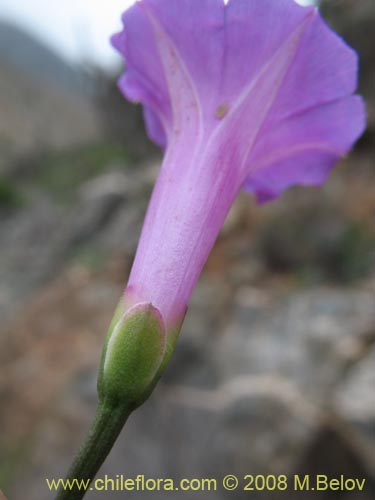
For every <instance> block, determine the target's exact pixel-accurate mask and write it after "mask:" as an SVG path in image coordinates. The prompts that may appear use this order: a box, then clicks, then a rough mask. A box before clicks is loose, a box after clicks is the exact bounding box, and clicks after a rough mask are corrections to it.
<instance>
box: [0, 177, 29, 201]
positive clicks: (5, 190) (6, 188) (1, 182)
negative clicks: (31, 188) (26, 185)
mask: <svg viewBox="0 0 375 500" xmlns="http://www.w3.org/2000/svg"><path fill="white" fill-rule="evenodd" d="M24 203H25V198H24V196H23V195H22V194H21V192H20V191H19V190H18V188H17V187H16V186H15V185H14V183H13V182H12V181H11V180H8V179H6V178H4V177H0V209H13V208H19V207H21V206H23V205H24Z"/></svg>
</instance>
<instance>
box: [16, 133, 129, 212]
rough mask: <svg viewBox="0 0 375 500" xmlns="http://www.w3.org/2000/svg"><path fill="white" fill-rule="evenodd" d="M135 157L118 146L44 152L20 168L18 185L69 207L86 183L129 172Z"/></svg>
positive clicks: (111, 144)
mask: <svg viewBox="0 0 375 500" xmlns="http://www.w3.org/2000/svg"><path fill="white" fill-rule="evenodd" d="M137 162H138V159H137V158H136V155H134V154H132V153H131V152H130V151H129V149H128V148H127V147H125V146H123V145H120V144H113V143H109V142H108V143H107V142H104V143H98V144H89V145H84V146H79V147H76V148H72V149H69V150H63V151H56V150H55V151H54V150H52V151H44V152H40V153H37V154H35V155H34V156H33V157H31V158H30V157H29V158H28V160H27V166H26V165H22V164H20V165H19V166H18V169H17V170H22V171H23V172H22V173H23V175H22V180H21V183H22V184H23V185H26V186H27V187H29V188H30V187H31V188H35V189H37V190H42V191H43V192H45V193H47V194H48V195H50V196H51V197H53V198H54V199H56V200H57V201H58V202H62V203H70V202H71V201H73V200H74V198H75V195H76V194H77V191H78V189H79V188H80V186H81V185H82V184H83V183H85V182H86V181H88V180H90V179H92V178H94V177H97V176H98V175H100V174H103V173H104V172H106V171H109V170H111V169H113V167H114V166H116V167H118V166H120V167H121V168H132V166H134V165H135V164H137Z"/></svg>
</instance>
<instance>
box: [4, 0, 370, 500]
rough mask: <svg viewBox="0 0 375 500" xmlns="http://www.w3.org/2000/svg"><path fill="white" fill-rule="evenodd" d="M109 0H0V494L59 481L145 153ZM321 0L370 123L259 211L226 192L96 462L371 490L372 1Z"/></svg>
mask: <svg viewBox="0 0 375 500" xmlns="http://www.w3.org/2000/svg"><path fill="white" fill-rule="evenodd" d="M126 3H127V2H126V0H110V1H106V2H104V1H100V0H96V1H93V0H90V1H88V0H75V1H70V0H65V1H64V2H63V3H61V2H59V3H58V4H57V3H56V2H47V0H16V1H14V0H13V1H10V0H1V3H0V317H1V322H0V366H1V370H0V488H1V489H2V490H3V491H4V493H5V494H6V496H7V497H8V499H9V500H21V499H22V500H23V499H24V498H26V496H27V499H28V500H47V499H50V498H53V495H52V494H51V493H50V492H49V491H48V490H47V487H46V485H45V478H59V477H61V476H63V475H64V473H65V471H66V468H67V467H68V465H69V463H70V461H71V459H72V457H73V455H74V453H75V452H76V450H77V446H78V444H79V442H80V441H81V440H82V439H83V437H84V435H85V433H86V431H87V430H88V427H89V424H90V422H91V419H92V416H93V414H94V410H95V406H96V388H95V385H96V374H97V368H98V363H99V359H100V353H101V348H102V344H103V339H104V335H105V333H106V329H107V326H108V324H109V321H110V319H111V317H112V314H113V310H114V308H115V306H116V304H117V302H118V300H119V297H120V294H121V290H122V288H123V286H124V284H125V283H126V279H127V276H128V272H129V269H130V265H131V262H132V259H133V256H134V252H135V249H136V244H137V239H138V236H139V232H140V228H141V224H142V220H143V217H144V213H145V209H146V206H147V201H148V198H149V195H150V192H151V189H152V185H153V182H154V180H155V176H156V174H157V170H158V165H159V163H160V158H161V155H160V152H159V151H158V150H157V149H156V148H154V147H153V146H152V145H151V143H150V142H149V141H148V140H147V138H146V137H145V133H144V129H143V123H142V116H141V110H140V108H139V107H138V106H133V105H130V104H128V103H126V102H125V100H124V99H123V98H122V97H121V96H120V94H119V92H118V90H117V87H116V79H117V77H118V75H119V73H120V71H121V62H120V61H119V60H118V59H117V57H116V54H115V53H114V51H112V50H111V49H110V47H109V46H108V35H109V34H111V33H112V32H113V31H116V29H119V28H120V24H119V16H120V12H121V11H122V10H124V7H125V6H126ZM128 3H129V2H128ZM322 9H323V12H324V15H325V17H326V18H327V20H328V22H329V23H330V24H331V25H332V26H333V27H334V28H335V29H336V30H337V31H338V32H339V33H340V34H342V36H343V37H345V39H346V40H348V42H349V43H350V44H351V45H352V46H353V47H355V48H356V49H357V50H358V52H359V54H360V59H361V75H360V91H361V93H362V94H363V95H364V96H365V98H366V100H367V105H368V115H369V123H368V130H367V132H366V133H365V135H364V136H363V137H362V138H361V140H360V141H359V143H358V144H357V146H356V149H355V151H354V152H353V153H352V154H351V155H350V156H349V157H347V158H345V159H344V160H343V161H342V162H341V164H340V165H339V166H338V167H337V168H336V169H335V171H334V172H333V173H332V175H331V177H330V180H329V182H327V184H326V185H325V186H324V188H323V189H321V190H317V189H312V188H310V189H307V188H303V189H300V188H294V189H292V190H290V191H289V192H288V193H286V194H284V195H283V197H282V198H281V199H279V200H278V201H276V202H274V203H272V204H270V205H267V206H263V207H261V208H260V207H256V205H255V203H254V201H253V200H252V199H251V198H250V197H249V196H247V195H245V194H244V195H241V196H240V197H239V199H238V200H237V202H236V204H235V205H234V207H233V209H232V211H231V213H230V215H229V217H228V219H227V221H226V223H225V226H224V228H223V231H222V233H221V235H220V237H219V240H218V241H217V244H216V246H215V248H214V250H213V252H212V254H211V256H210V258H209V261H208V263H207V265H206V268H205V271H204V274H203V276H202V278H201V280H200V282H199V285H198V287H197V289H196V290H195V292H194V295H193V298H192V301H191V306H190V310H189V312H188V316H187V318H186V322H185V324H184V327H183V330H182V334H181V337H180V340H179V343H178V347H177V350H176V352H175V355H174V357H173V360H172V362H171V364H170V366H169V368H168V370H167V372H166V373H165V375H164V376H163V378H162V381H161V383H160V384H159V386H158V387H157V389H156V390H155V392H154V394H153V395H152V397H151V399H150V400H149V401H148V402H147V403H146V404H145V405H144V406H143V407H142V408H141V409H140V410H138V411H137V412H136V414H134V415H133V416H132V417H131V419H130V421H129V422H128V424H127V426H126V429H125V430H124V431H123V433H122V435H121V437H120V439H119V440H118V442H117V444H116V445H115V447H114V449H113V451H112V453H111V455H110V457H109V459H108V460H107V462H106V463H105V465H104V466H103V468H102V471H101V473H100V476H104V474H109V475H110V476H112V477H113V476H115V475H116V474H124V475H125V476H127V477H134V476H135V475H136V474H145V475H146V476H149V477H153V478H157V477H172V478H175V479H179V478H182V477H188V478H193V477H198V478H199V477H216V478H220V477H221V476H222V475H225V474H229V473H232V474H238V475H240V476H241V475H245V474H248V473H253V474H256V473H261V474H279V473H286V474H293V473H297V472H298V473H301V474H302V473H303V474H307V473H310V474H317V473H321V474H328V475H330V476H331V477H338V476H340V474H345V475H346V476H348V477H355V478H366V479H367V488H366V489H365V491H364V492H362V493H358V492H354V493H353V492H352V493H350V492H348V493H342V492H336V493H333V492H331V493H327V492H311V493H308V492H304V493H303V494H302V496H301V498H304V499H305V498H306V499H309V498H314V499H325V498H335V499H341V498H343V499H345V500H346V499H348V500H356V499H359V500H362V499H363V500H366V499H370V498H373V496H372V495H371V491H372V492H373V489H372V488H373V487H374V465H375V464H374V462H375V460H374V450H375V448H374V445H375V443H374V440H375V437H374V420H375V396H374V382H375V380H374V373H375V370H374V368H375V365H374V363H375V346H374V341H375V332H374V330H375V322H374V290H373V277H374V257H375V256H374V249H375V237H374V224H373V221H374V219H373V217H374V208H375V191H374V175H373V174H374V164H373V162H374V151H373V149H372V148H373V147H374V142H375V141H374V130H375V115H374V108H373V104H374V93H375V86H374V58H373V48H374V46H375V35H374V34H375V30H374V23H375V9H374V3H373V1H372V0H337V1H334V0H333V1H327V2H326V3H324V2H323V5H322ZM103 495H105V496H103ZM126 495H127V496H128V497H129V498H146V497H150V495H152V497H155V498H163V499H164V498H165V497H166V496H168V498H176V499H177V498H180V497H181V498H184V499H190V498H198V496H204V498H207V499H215V500H216V499H217V500H219V499H222V498H245V497H246V496H248V494H247V495H246V493H244V492H242V493H241V492H240V491H237V492H231V493H225V492H224V491H217V492H211V493H208V492H206V493H188V492H186V493H181V494H177V493H173V494H171V493H169V494H166V493H163V492H161V493H158V492H153V493H141V492H129V493H127V494H126ZM122 496H125V493H123V492H118V493H111V492H106V493H105V494H103V493H101V494H100V493H97V494H94V493H92V494H90V495H88V498H92V499H94V498H98V499H99V498H106V499H107V498H108V499H112V498H113V499H115V498H120V497H122ZM291 497H292V492H291V491H288V493H287V494H285V495H284V496H283V495H282V494H280V493H278V494H276V493H275V494H274V495H273V496H272V498H274V499H278V498H291ZM251 498H253V499H255V500H256V499H257V498H271V494H270V495H269V496H267V495H266V494H265V493H260V494H259V496H257V493H256V492H252V493H251Z"/></svg>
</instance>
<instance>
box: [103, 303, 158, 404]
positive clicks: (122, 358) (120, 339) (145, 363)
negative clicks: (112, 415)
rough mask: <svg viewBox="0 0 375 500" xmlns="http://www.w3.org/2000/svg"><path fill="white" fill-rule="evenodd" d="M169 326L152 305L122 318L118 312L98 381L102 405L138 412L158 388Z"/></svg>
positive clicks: (135, 307) (139, 306)
mask: <svg viewBox="0 0 375 500" xmlns="http://www.w3.org/2000/svg"><path fill="white" fill-rule="evenodd" d="M165 346H166V341H165V326H164V322H163V319H162V317H161V314H160V312H159V311H158V309H156V308H155V307H154V306H153V305H152V304H149V303H142V304H137V305H135V306H134V307H132V308H130V309H129V310H128V311H127V312H126V313H125V314H123V315H121V310H119V308H118V309H117V311H116V313H115V317H114V320H113V321H112V323H111V325H110V328H109V331H108V335H107V339H106V344H105V347H104V351H103V356H102V363H101V367H100V371H99V378H98V394H99V401H102V402H105V404H106V405H110V406H113V407H115V406H117V405H121V404H122V403H123V402H125V401H126V405H127V407H128V408H132V409H135V408H136V407H138V406H139V405H141V404H142V403H143V402H144V401H145V399H147V397H148V396H149V394H150V393H151V391H152V389H153V388H154V385H155V378H156V376H157V375H158V372H159V369H160V366H161V364H162V361H163V358H164V354H165Z"/></svg>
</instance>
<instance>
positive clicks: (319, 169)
mask: <svg viewBox="0 0 375 500" xmlns="http://www.w3.org/2000/svg"><path fill="white" fill-rule="evenodd" d="M364 117H365V109H364V103H363V101H362V99H361V98H360V97H359V96H352V97H347V98H344V99H340V100H338V101H335V102H333V103H329V104H325V105H323V106H320V107H316V108H313V109H311V110H309V111H306V112H304V113H302V114H300V115H296V116H293V117H291V118H289V119H286V120H284V121H283V122H281V123H280V124H279V125H278V127H275V128H274V129H273V130H272V131H270V132H269V133H268V134H264V135H263V136H262V137H260V138H259V140H258V142H257V143H256V145H255V147H254V149H253V151H252V154H251V157H250V158H249V163H250V164H251V166H252V167H251V173H250V175H249V177H248V180H247V181H246V183H245V186H244V187H245V189H247V190H248V191H250V192H253V193H255V194H256V195H257V199H258V201H260V202H262V201H268V200H269V199H273V198H276V197H277V196H279V194H280V193H281V192H282V191H283V190H284V189H286V188H288V187H290V186H292V185H294V184H302V185H306V186H307V185H320V184H322V183H323V182H324V181H325V180H326V177H327V175H328V173H329V171H330V169H331V168H332V167H333V166H334V164H335V163H336V162H337V160H338V158H339V157H340V156H343V155H345V154H346V153H347V152H348V151H349V150H350V149H351V147H352V145H353V143H354V142H355V140H356V139H357V138H358V137H359V136H360V135H361V133H362V132H363V129H364V126H365V120H364Z"/></svg>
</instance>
